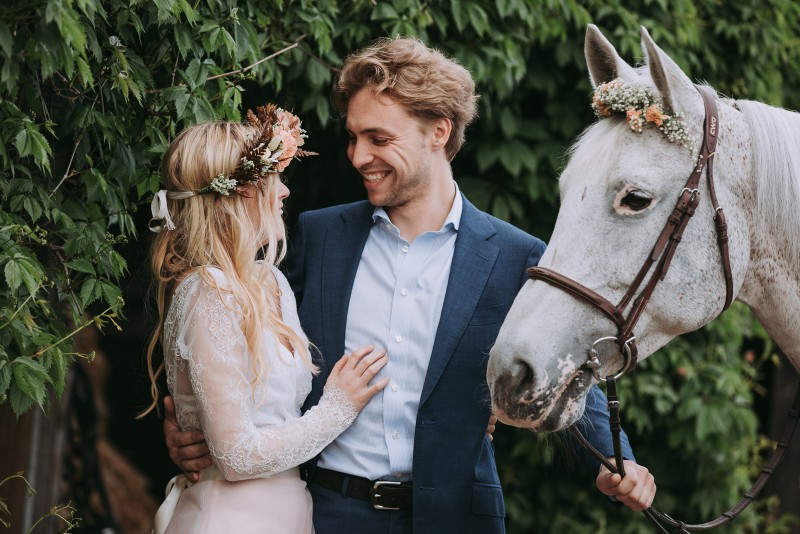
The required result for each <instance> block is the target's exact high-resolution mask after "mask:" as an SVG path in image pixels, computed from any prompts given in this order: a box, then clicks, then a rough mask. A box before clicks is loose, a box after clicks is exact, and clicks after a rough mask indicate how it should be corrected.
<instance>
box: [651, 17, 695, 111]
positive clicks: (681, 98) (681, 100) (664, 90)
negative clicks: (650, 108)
mask: <svg viewBox="0 0 800 534" xmlns="http://www.w3.org/2000/svg"><path fill="white" fill-rule="evenodd" d="M641 31H642V48H643V49H644V51H645V55H646V61H647V66H648V68H649V69H650V76H651V77H652V78H653V84H655V86H656V89H658V91H659V92H660V93H661V98H662V100H663V101H664V106H665V107H666V108H667V109H668V110H669V112H671V113H676V112H679V111H680V112H683V113H687V114H688V113H699V114H702V113H703V104H702V101H701V99H700V96H699V93H698V92H697V89H695V87H694V84H693V83H692V81H691V80H690V79H689V77H688V76H686V74H684V72H683V71H682V70H681V68H680V67H679V66H678V64H677V63H675V62H674V61H673V60H672V58H671V57H669V56H668V55H667V54H666V52H664V51H663V50H661V48H659V47H658V45H657V44H656V43H655V41H653V38H652V37H650V34H649V33H648V32H647V29H646V28H645V27H644V26H642V27H641Z"/></svg>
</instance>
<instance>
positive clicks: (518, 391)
mask: <svg viewBox="0 0 800 534" xmlns="http://www.w3.org/2000/svg"><path fill="white" fill-rule="evenodd" d="M514 377H515V378H516V382H517V383H516V386H515V387H514V391H513V395H514V397H515V398H518V399H519V398H522V397H525V396H526V394H527V393H528V392H529V391H530V390H531V389H532V388H533V382H534V378H535V375H534V373H533V368H532V367H531V366H530V365H528V363H527V362H525V361H524V360H520V359H517V360H514Z"/></svg>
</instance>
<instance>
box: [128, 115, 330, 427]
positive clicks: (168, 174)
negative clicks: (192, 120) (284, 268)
mask: <svg viewBox="0 0 800 534" xmlns="http://www.w3.org/2000/svg"><path fill="white" fill-rule="evenodd" d="M256 131H257V129H256V128H255V127H253V126H250V125H246V124H240V123H230V122H225V121H218V122H209V123H205V124H198V125H196V126H192V127H190V128H187V129H186V130H184V131H183V132H181V133H180V134H179V135H178V136H177V137H176V138H175V140H174V141H173V142H172V143H171V144H170V146H169V148H168V149H167V152H166V154H165V155H164V159H163V161H162V165H161V176H162V181H163V187H164V188H165V189H167V190H171V191H194V190H197V189H199V188H201V187H204V186H206V185H208V184H209V183H210V182H211V180H212V179H213V178H214V177H215V176H217V175H219V174H226V175H227V174H229V173H231V172H232V171H233V170H234V169H235V168H236V166H237V165H238V163H239V160H240V158H241V156H242V152H243V150H244V146H245V143H246V142H247V140H248V138H249V137H250V136H252V135H255V134H256ZM279 185H280V176H279V175H277V174H271V175H269V176H268V177H267V178H265V179H261V180H260V181H259V182H258V184H257V185H255V186H249V187H250V188H251V189H252V192H253V193H254V194H253V196H252V197H250V198H246V197H244V196H240V195H238V194H232V195H230V196H222V195H218V194H215V193H210V194H200V195H195V196H192V197H190V198H187V199H185V200H172V199H170V200H168V201H167V202H168V208H169V212H170V214H171V217H172V220H173V221H174V222H175V226H176V229H175V230H170V231H167V230H164V231H162V232H159V233H158V234H156V236H155V239H154V240H153V244H152V249H151V257H150V267H151V270H152V273H153V275H154V282H155V285H156V296H157V299H156V300H157V308H158V325H157V326H156V328H155V330H154V332H153V334H152V336H151V337H150V342H149V344H148V347H147V368H148V374H149V377H150V390H151V395H152V403H151V404H150V405H149V406H148V407H147V409H146V410H144V411H143V412H142V413H141V414H140V415H139V417H143V416H144V415H146V414H148V413H149V412H151V411H152V410H153V409H154V408H156V407H157V405H158V397H159V394H158V387H157V383H156V381H157V379H158V376H159V375H160V374H161V373H162V372H163V370H164V362H163V359H162V360H161V362H160V363H159V364H158V365H155V361H154V360H155V358H154V354H155V352H156V346H157V345H158V344H159V342H161V341H162V339H161V337H162V335H163V332H164V320H165V319H166V314H167V311H168V309H169V305H170V302H171V299H172V294H173V293H174V291H175V289H176V287H177V285H178V283H179V282H180V281H181V280H183V278H185V277H186V276H187V275H188V274H189V273H190V272H192V271H195V270H197V271H199V274H200V276H201V277H202V279H203V280H204V281H205V282H207V283H208V284H209V285H210V286H211V287H214V288H215V289H216V290H217V291H220V293H230V294H232V295H233V297H234V299H235V300H236V303H237V304H238V305H239V310H238V311H237V313H239V314H240V315H241V317H240V318H239V319H240V325H241V327H242V330H243V332H244V336H245V339H246V341H247V346H248V349H249V353H250V357H251V361H250V364H251V366H252V370H253V376H254V377H255V378H254V379H253V382H252V383H251V386H252V387H255V386H256V385H257V384H258V383H260V381H261V380H262V378H263V377H264V376H265V373H266V372H267V371H268V369H267V366H266V362H265V361H264V358H263V356H262V352H261V347H262V343H263V342H264V340H263V339H262V334H261V332H262V328H266V330H267V331H268V332H269V333H270V334H272V335H273V337H274V339H275V343H278V342H283V343H288V344H289V345H290V346H291V348H292V349H293V350H294V352H295V353H296V354H298V355H299V356H300V357H301V358H302V359H303V362H304V363H305V365H306V366H307V367H309V369H311V370H312V372H316V370H317V369H316V367H314V365H313V364H312V362H311V357H310V354H309V349H308V344H307V342H306V341H304V340H303V339H301V337H300V336H299V335H298V334H297V333H296V332H295V331H294V330H293V329H292V328H290V327H289V326H288V325H287V324H286V323H285V322H284V321H283V319H282V318H281V309H280V288H279V287H278V284H277V280H276V279H275V277H274V276H273V274H272V271H271V269H268V268H266V269H265V268H258V267H257V264H256V263H255V258H256V253H257V250H256V247H257V246H258V244H260V243H267V245H266V246H265V247H264V248H263V254H264V258H263V259H264V262H265V263H266V264H267V265H278V264H279V263H280V262H281V260H282V259H283V257H284V255H285V248H286V247H285V246H284V240H285V235H286V230H285V227H284V224H283V221H282V220H281V218H280V214H279V213H276V210H277V209H278V192H279ZM248 203H251V204H252V203H256V206H254V207H253V206H252V205H251V206H248ZM253 209H257V210H258V211H259V213H260V217H259V218H258V219H259V220H253V219H252V218H251V216H250V213H251V211H252V210H253ZM211 267H214V268H217V269H219V270H220V271H222V272H223V274H224V275H225V280H226V286H225V287H224V288H223V287H219V285H218V284H217V283H216V282H215V280H214V277H213V276H212V275H211V273H210V272H209V268H211ZM162 346H163V345H162Z"/></svg>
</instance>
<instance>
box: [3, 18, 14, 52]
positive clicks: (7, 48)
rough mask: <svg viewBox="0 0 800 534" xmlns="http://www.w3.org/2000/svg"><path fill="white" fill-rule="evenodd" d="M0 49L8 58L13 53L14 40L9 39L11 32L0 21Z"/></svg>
mask: <svg viewBox="0 0 800 534" xmlns="http://www.w3.org/2000/svg"><path fill="white" fill-rule="evenodd" d="M0 49H2V50H3V53H4V54H5V55H6V57H8V58H10V57H11V54H12V53H13V52H14V38H13V37H11V31H10V30H9V29H8V26H7V25H6V23H5V22H3V21H2V20H0Z"/></svg>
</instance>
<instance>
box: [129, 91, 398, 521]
mask: <svg viewBox="0 0 800 534" xmlns="http://www.w3.org/2000/svg"><path fill="white" fill-rule="evenodd" d="M248 120H249V124H237V123H229V122H224V121H220V122H212V123H206V124H200V125H197V126H193V127H191V128H188V129H187V130H185V131H183V132H182V133H181V134H180V135H178V136H177V137H176V138H175V140H174V141H173V142H172V144H171V145H170V147H169V149H168V151H167V153H166V155H165V157H164V160H163V164H162V180H163V183H164V188H165V189H163V190H161V191H159V192H158V193H157V194H156V196H155V198H154V199H153V203H152V205H151V208H152V210H153V219H152V220H151V221H150V228H151V230H153V231H155V232H157V235H156V237H155V240H154V243H153V248H152V257H151V267H152V270H153V273H154V274H155V277H156V280H157V283H158V311H159V324H158V326H157V328H156V329H155V332H154V333H153V336H152V338H151V340H150V344H149V346H148V351H147V360H148V367H149V370H150V379H151V385H152V392H153V403H152V404H151V406H150V407H149V408H148V409H147V410H146V411H145V412H144V413H145V414H146V413H148V412H149V411H151V410H153V409H154V408H155V406H156V403H157V395H158V391H157V389H156V385H155V384H156V379H157V376H158V375H159V374H160V372H161V371H162V370H164V369H165V370H166V378H167V384H168V386H169V390H170V394H171V395H172V396H173V398H174V401H175V406H176V411H177V417H178V421H179V423H180V425H181V427H182V429H183V430H199V431H202V432H203V434H205V437H206V440H207V442H208V447H209V449H210V455H211V458H212V460H213V465H212V466H211V467H209V468H207V469H205V470H203V471H202V472H201V474H200V479H199V481H198V482H196V483H192V482H190V481H189V480H187V479H186V477H184V476H183V475H179V476H177V477H175V478H174V479H173V480H172V481H170V484H169V485H168V496H167V499H166V501H165V502H164V504H163V505H162V507H161V508H160V509H159V512H158V514H157V516H156V528H155V532H157V533H161V532H166V533H190V532H191V533H200V532H224V530H223V529H226V528H227V529H229V530H228V531H229V532H233V531H235V532H237V533H242V532H254V533H255V532H259V533H273V532H274V533H278V532H281V533H283V532H292V533H310V532H313V527H312V524H311V496H310V494H309V493H308V490H307V489H306V485H305V482H303V481H302V480H301V479H300V476H299V470H298V467H297V466H298V465H299V464H301V463H302V462H305V461H306V460H309V459H311V458H313V457H314V456H316V455H317V454H318V453H319V452H320V451H321V450H322V448H323V447H325V446H326V445H327V444H329V443H330V442H331V441H332V440H333V439H334V438H335V437H336V436H338V435H339V434H340V433H341V432H343V431H344V430H345V429H346V428H347V427H348V426H349V425H350V424H351V423H352V422H353V421H354V420H355V418H356V416H357V415H358V412H359V411H360V410H361V409H362V408H363V407H364V405H365V404H366V403H367V401H369V399H370V398H372V396H373V395H375V394H376V393H377V392H378V391H380V390H382V389H383V388H384V387H385V386H386V384H387V382H388V380H389V379H388V378H384V379H382V380H380V381H378V382H376V383H375V384H372V385H370V383H369V382H370V380H371V379H372V378H373V377H374V376H375V375H376V374H377V372H378V371H379V370H380V369H381V368H382V367H383V366H384V365H386V362H387V359H386V354H385V352H384V351H373V347H364V348H362V349H359V350H357V351H354V352H353V353H352V354H351V355H349V357H347V358H342V359H341V360H340V361H339V363H337V364H336V366H335V367H334V368H333V369H332V372H331V375H330V378H329V379H328V381H327V383H326V386H325V394H324V395H323V397H322V400H321V401H320V403H319V404H318V405H317V406H316V407H314V408H311V409H310V410H309V411H308V412H306V413H305V414H304V415H302V416H301V414H300V406H301V405H302V404H303V401H304V400H305V397H306V396H307V395H308V393H309V392H310V391H311V375H312V373H314V372H316V368H315V366H314V365H313V363H312V361H311V357H310V354H309V346H308V345H309V343H308V340H307V338H306V336H305V334H304V333H303V331H302V330H301V328H300V323H299V320H298V317H297V308H296V304H295V300H294V295H293V294H292V291H291V288H290V287H289V284H288V282H287V281H286V279H285V278H284V276H283V274H281V272H280V271H279V270H278V269H277V268H276V265H277V264H278V263H279V262H280V260H281V259H282V257H283V254H284V249H285V247H284V246H283V245H284V243H283V242H284V239H285V227H284V224H283V219H282V212H283V209H282V206H283V200H284V199H285V198H286V197H287V196H288V195H289V190H288V189H287V187H286V186H285V185H284V184H283V183H282V181H281V178H280V175H279V173H280V172H281V171H283V170H284V169H285V168H286V166H287V165H288V164H289V162H290V161H291V160H292V159H293V158H297V157H300V156H304V155H309V154H310V153H309V152H305V151H303V150H302V149H300V148H299V147H300V146H302V144H303V141H304V137H305V132H304V131H303V130H302V129H301V128H300V120H299V119H298V118H297V117H295V116H294V115H292V114H291V113H288V112H286V111H283V110H281V109H277V108H275V107H274V106H271V105H270V106H266V107H260V108H258V110H257V114H253V113H252V112H248ZM259 248H261V249H262V250H263V253H264V259H263V260H261V261H254V258H255V256H256V253H257V251H258V249H259ZM158 343H160V344H161V347H162V349H163V355H164V362H163V364H162V365H160V366H158V368H157V369H154V368H153V367H154V362H153V353H154V350H155V347H156V345H157V344H158ZM142 415H144V414H142Z"/></svg>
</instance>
